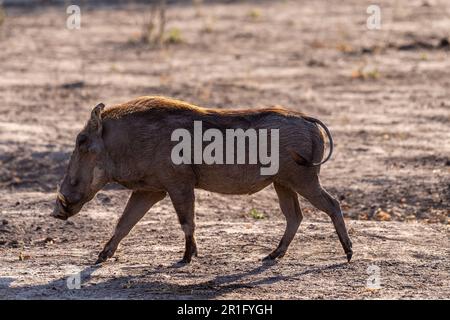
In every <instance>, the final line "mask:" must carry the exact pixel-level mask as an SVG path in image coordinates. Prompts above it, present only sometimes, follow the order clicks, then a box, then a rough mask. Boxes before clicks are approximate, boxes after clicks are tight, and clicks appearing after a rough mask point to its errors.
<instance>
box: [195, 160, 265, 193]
mask: <svg viewBox="0 0 450 320" xmlns="http://www.w3.org/2000/svg"><path fill="white" fill-rule="evenodd" d="M195 173H196V178H197V184H196V188H200V189H204V190H207V191H211V192H218V193H224V194H252V193H255V192H258V191H260V190H262V189H264V188H265V187H267V186H268V185H269V184H271V183H272V182H273V176H264V175H261V174H260V166H258V165H237V164H233V165H227V164H222V165H197V166H195Z"/></svg>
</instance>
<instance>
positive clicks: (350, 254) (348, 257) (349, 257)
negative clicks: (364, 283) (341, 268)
mask: <svg viewBox="0 0 450 320" xmlns="http://www.w3.org/2000/svg"><path fill="white" fill-rule="evenodd" d="M352 256H353V251H350V252H347V261H348V262H350V260H352Z"/></svg>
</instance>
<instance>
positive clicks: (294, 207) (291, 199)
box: [264, 183, 303, 260]
mask: <svg viewBox="0 0 450 320" xmlns="http://www.w3.org/2000/svg"><path fill="white" fill-rule="evenodd" d="M274 186H275V190H276V192H277V195H278V200H279V201H280V208H281V212H282V213H283V214H284V216H285V217H286V230H285V231H284V235H283V238H281V241H280V244H279V245H278V247H277V248H276V249H275V250H274V251H273V252H272V253H271V254H269V255H268V256H267V257H265V258H264V260H273V259H276V258H282V257H283V256H284V254H285V253H286V250H287V249H288V247H289V244H290V243H291V242H292V240H293V239H294V236H295V234H296V233H297V230H298V227H299V226H300V223H301V222H302V219H303V215H302V210H301V209H300V205H299V203H298V197H297V193H295V191H293V190H291V189H289V188H287V187H284V186H282V185H280V184H278V183H274Z"/></svg>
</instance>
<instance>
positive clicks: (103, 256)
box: [95, 251, 111, 264]
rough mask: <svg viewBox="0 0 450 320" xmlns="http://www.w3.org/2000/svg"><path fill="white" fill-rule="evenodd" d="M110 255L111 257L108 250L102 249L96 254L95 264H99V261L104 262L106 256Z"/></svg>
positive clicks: (106, 258)
mask: <svg viewBox="0 0 450 320" xmlns="http://www.w3.org/2000/svg"><path fill="white" fill-rule="evenodd" d="M110 257H111V253H109V252H108V251H102V252H100V254H99V255H98V258H97V261H95V264H101V263H103V262H105V261H106V260H108V258H110Z"/></svg>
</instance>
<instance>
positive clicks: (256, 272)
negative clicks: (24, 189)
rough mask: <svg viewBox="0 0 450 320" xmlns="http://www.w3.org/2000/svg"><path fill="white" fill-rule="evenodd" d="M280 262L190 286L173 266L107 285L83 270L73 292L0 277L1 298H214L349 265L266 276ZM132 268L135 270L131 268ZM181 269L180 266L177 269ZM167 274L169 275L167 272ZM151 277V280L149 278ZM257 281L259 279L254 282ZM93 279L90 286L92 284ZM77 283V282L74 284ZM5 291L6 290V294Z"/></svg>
mask: <svg viewBox="0 0 450 320" xmlns="http://www.w3.org/2000/svg"><path fill="white" fill-rule="evenodd" d="M276 264H277V262H265V263H263V264H261V265H259V266H257V267H255V268H253V269H250V270H246V271H242V272H236V273H230V274H226V275H218V276H216V277H215V278H213V279H211V280H207V281H200V282H195V283H192V279H196V278H195V277H193V278H190V279H188V280H189V282H191V283H189V284H182V283H175V282H173V281H171V280H170V278H171V277H170V276H167V273H169V272H168V271H169V270H171V269H172V270H173V269H174V268H175V267H174V266H168V267H163V268H159V269H158V270H152V271H146V270H145V269H144V268H143V269H142V272H141V274H139V275H133V276H122V277H112V278H111V279H108V280H106V281H104V282H96V281H97V280H98V278H100V279H101V278H102V277H103V276H99V277H97V276H96V275H94V274H93V273H94V272H95V271H96V270H98V269H100V268H101V266H88V267H86V268H84V269H83V270H81V272H80V273H79V275H80V280H81V281H80V284H81V285H80V287H79V289H73V288H72V289H70V288H69V286H68V284H69V282H70V280H69V281H68V279H69V277H73V275H67V276H65V277H62V278H59V279H56V280H54V281H51V282H49V283H47V284H42V285H33V286H27V285H25V286H16V287H11V285H12V283H13V282H14V280H15V279H14V278H11V277H4V278H2V277H0V298H6V299H126V298H136V299H215V298H218V297H220V296H223V295H225V294H228V293H233V292H234V291H237V290H240V289H251V288H254V287H258V286H261V285H270V284H274V283H277V282H279V281H290V280H299V278H301V277H302V276H305V275H308V274H312V273H321V272H323V271H326V270H336V269H342V268H346V266H347V265H348V264H347V263H337V264H329V265H324V266H317V267H311V266H310V267H308V269H307V270H303V271H301V272H298V273H295V274H289V275H268V276H265V277H264V276H263V273H264V272H266V271H268V270H269V269H271V268H272V267H274V266H275V265H276ZM131 269H136V268H134V267H132V268H131ZM177 269H179V267H177ZM164 271H166V272H167V273H165V272H164ZM158 274H160V275H161V277H158V278H160V279H161V280H159V279H158V280H154V276H156V277H157V276H158ZM148 278H150V279H148ZM255 278H256V279H255ZM91 280H93V281H92V282H91V283H90V281H91ZM72 284H74V283H72ZM5 290H6V291H5Z"/></svg>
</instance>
